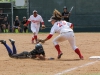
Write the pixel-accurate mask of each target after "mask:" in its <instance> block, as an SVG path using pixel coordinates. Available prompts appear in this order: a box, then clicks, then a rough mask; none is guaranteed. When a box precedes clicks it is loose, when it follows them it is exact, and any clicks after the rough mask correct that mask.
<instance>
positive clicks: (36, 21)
mask: <svg viewBox="0 0 100 75" xmlns="http://www.w3.org/2000/svg"><path fill="white" fill-rule="evenodd" d="M28 21H31V25H40V22H44V21H43V19H42V17H41V16H40V15H37V16H36V17H34V16H33V15H31V16H30V18H29V19H28Z"/></svg>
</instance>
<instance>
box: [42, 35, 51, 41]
mask: <svg viewBox="0 0 100 75" xmlns="http://www.w3.org/2000/svg"><path fill="white" fill-rule="evenodd" d="M52 36H53V35H52V34H49V35H48V36H47V38H46V39H44V41H47V40H49V39H50V38H51V37H52Z"/></svg>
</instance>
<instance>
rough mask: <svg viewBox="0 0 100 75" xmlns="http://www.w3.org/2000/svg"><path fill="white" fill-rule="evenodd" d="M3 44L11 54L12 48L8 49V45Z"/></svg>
mask: <svg viewBox="0 0 100 75" xmlns="http://www.w3.org/2000/svg"><path fill="white" fill-rule="evenodd" d="M4 46H5V47H6V49H7V51H8V54H12V50H11V49H10V47H9V46H8V45H7V44H4Z"/></svg>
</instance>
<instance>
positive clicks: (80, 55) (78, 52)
mask: <svg viewBox="0 0 100 75" xmlns="http://www.w3.org/2000/svg"><path fill="white" fill-rule="evenodd" d="M75 52H76V53H77V54H78V55H79V57H80V58H81V57H82V54H81V52H80V50H79V49H78V48H76V49H75Z"/></svg>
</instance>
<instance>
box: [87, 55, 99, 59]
mask: <svg viewBox="0 0 100 75" xmlns="http://www.w3.org/2000/svg"><path fill="white" fill-rule="evenodd" d="M89 59H100V56H91V57H89Z"/></svg>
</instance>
